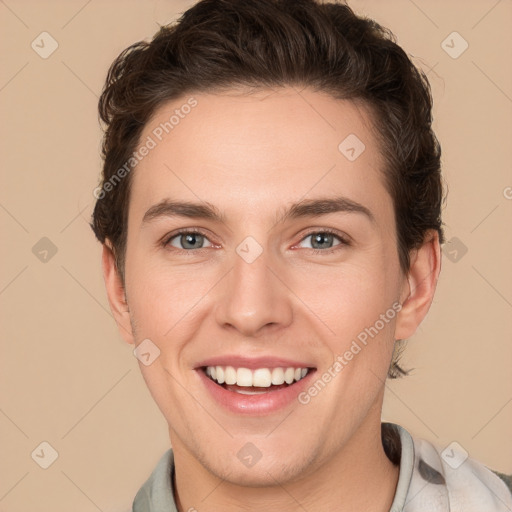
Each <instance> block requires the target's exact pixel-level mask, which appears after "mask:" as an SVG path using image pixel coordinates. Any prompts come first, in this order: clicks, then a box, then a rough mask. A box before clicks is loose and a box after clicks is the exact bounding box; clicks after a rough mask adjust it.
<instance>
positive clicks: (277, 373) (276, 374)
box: [272, 368, 308, 386]
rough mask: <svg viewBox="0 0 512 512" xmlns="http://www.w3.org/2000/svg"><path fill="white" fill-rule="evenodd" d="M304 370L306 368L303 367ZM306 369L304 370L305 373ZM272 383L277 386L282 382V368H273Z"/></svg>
mask: <svg viewBox="0 0 512 512" xmlns="http://www.w3.org/2000/svg"><path fill="white" fill-rule="evenodd" d="M304 370H306V368H304ZM307 372H308V371H307V370H306V373H307ZM272 384H274V385H276V386H279V385H281V384H284V370H283V369H282V368H274V369H273V370H272Z"/></svg>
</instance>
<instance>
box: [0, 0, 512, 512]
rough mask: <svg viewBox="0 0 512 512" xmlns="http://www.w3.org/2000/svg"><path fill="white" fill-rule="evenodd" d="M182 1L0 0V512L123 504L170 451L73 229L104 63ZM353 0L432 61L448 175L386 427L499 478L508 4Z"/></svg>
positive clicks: (503, 452)
mask: <svg viewBox="0 0 512 512" xmlns="http://www.w3.org/2000/svg"><path fill="white" fill-rule="evenodd" d="M192 3H193V2H190V1H176V0H173V1H171V0H169V1H163V0H155V1H147V0H146V1H143V0H130V1H112V0H107V1H100V0H90V1H85V0H80V1H78V0H73V1H57V0H53V1H35V0H33V1H23V0H19V1H15V0H2V1H0V34H1V35H0V38H1V43H2V46H1V48H2V62H3V64H2V67H1V69H0V109H1V119H2V126H1V133H0V141H1V149H2V151H1V162H2V182H1V187H0V223H1V229H2V236H3V243H2V244H1V246H0V247H1V255H0V256H1V267H0V307H1V338H0V343H1V345H0V346H1V349H0V365H1V367H0V393H1V395H0V435H1V457H0V465H1V472H0V510H1V511H5V512H22V511H28V510H30V511H31V512H43V511H49V510H51V511H52V512H61V511H62V512H64V511H70V510H73V511H75V512H81V511H83V512H94V511H97V510H101V511H104V512H106V511H123V510H124V511H126V510H129V509H130V507H131V502H132V500H133V497H134V495H135V493H136V491H137V490H138V488H139V487H140V485H141V484H142V483H143V482H144V480H145V479H146V478H147V477H148V475H149V473H150V472H151V470H152V469H153V467H154V465H155V464H156V462H157V460H158V459H159V457H160V456H161V455H162V454H163V452H164V451H165V450H166V449H167V448H168V447H169V440H168V433H167V425H166V423H165V420H164V418H163V417H162V416H161V415H160V412H159V410H158V409H157V407H156V405H155V404H154V403H153V400H152V398H151V397H150V395H149V392H148V391H147V389H146V386H145V383H144V382H143V380H142V377H141V375H140V372H139V369H138V362H137V360H136V359H135V358H134V356H133V353H132V349H133V347H132V346H129V345H127V344H125V343H124V342H123V341H122V340H121V337H120V335H119V334H118V331H117V328H116V325H115V322H114V320H113V318H112V316H111V314H110V311H109V308H108V303H107V299H106V294H105V290H104V284H103V279H102V275H101V267H100V253H101V248H100V244H99V243H97V242H96V240H95V238H94V236H93V233H92V231H91V229H90V228H89V225H88V222H89V219H90V215H91V212H92V208H93V204H94V197H93V195H92V191H93V189H94V188H95V187H96V186H97V184H98V179H99V172H100V168H101V160H100V156H99V148H100V141H101V131H100V128H99V124H98V120H97V101H98V96H99V94H100V91H101V88H102V85H103V82H104V79H105V76H106V72H107V69H108V66H109V65H110V63H111V62H112V61H113V59H114V58H115V57H116V56H117V55H118V54H119V53H120V52H121V51H122V50H123V49H124V48H125V47H127V46H128V45H130V44H132V43H133V42H135V41H138V40H141V39H145V38H149V37H151V36H152V35H153V33H154V32H155V31H156V30H157V29H158V25H159V24H166V23H169V22H171V21H172V20H174V19H176V17H177V16H178V15H179V14H180V13H181V12H183V11H184V10H185V9H186V8H187V7H188V6H189V5H191V4H192ZM349 5H351V6H352V8H353V9H354V10H355V11H356V12H358V13H361V14H366V15H368V16H370V17H373V18H375V19H376V20H377V21H378V22H380V23H381V24H383V25H384V26H387V27H389V28H390V29H391V30H392V31H393V32H394V33H395V34H396V36H397V39H398V43H399V44H400V45H402V46H403V47H404V48H405V49H406V51H407V52H408V53H410V54H411V55H412V56H413V59H414V61H415V62H416V64H417V65H418V66H420V67H421V68H423V69H424V70H425V72H427V73H428V77H429V79H430V80H431V84H432V89H433V94H434V99H435V112H434V113H435V119H436V120H435V128H436V132H437V135H438V137H439V139H440V141H441V144H442V148H443V169H444V176H445V180H446V182H447V185H448V187H449V196H448V202H447V206H446V208H445V211H444V221H445V225H446V237H447V240H449V241H450V243H449V244H447V246H446V247H445V252H444V254H443V265H442V266H443V268H442V273H441V279H440V282H439V286H438V291H437V295H436V298H435V300H434V303H433V305H432V308H431V311H430V313H429V315H428V317H427V319H426V320H425V321H424V323H423V324H422V326H421V328H420V329H419V331H418V332H417V334H416V335H415V336H414V337H413V338H412V339H411V340H410V341H409V343H408V346H407V351H406V354H405V356H404V364H405V366H406V367H413V368H415V371H414V372H413V374H412V375H411V376H410V377H408V378H406V379H402V380H400V381H393V382H388V384H387V392H386V399H385V405H384V412H383V419H384V420H386V421H393V422H396V423H399V424H401V425H403V426H405V427H406V428H407V429H408V430H409V431H410V432H411V433H412V434H413V435H414V436H417V437H423V438H426V439H428V440H430V441H432V442H434V443H436V444H438V445H439V446H440V447H442V448H443V447H445V446H448V445H449V444H450V443H452V442H453V441H456V442H457V443H459V444H460V445H461V446H462V447H463V448H464V449H465V450H466V451H467V452H468V453H469V455H470V456H471V457H474V458H476V459H478V460H480V461H481V462H483V463H484V464H486V465H488V466H489V467H492V468H493V469H496V470H499V471H502V472H505V473H512V443H511V442H510V433H511V432H512V373H511V363H512V343H511V341H512V314H511V313H512V265H511V261H512V239H511V236H510V234H511V229H510V228H511V221H512V199H511V198H512V188H511V187H512V174H511V163H512V153H511V151H512V150H511V146H512V144H511V141H512V121H511V119H512V117H511V113H512V71H511V66H510V59H509V57H510V54H511V50H512V31H511V30H510V20H511V19H512V3H511V2H510V1H508V0H502V1H495V0H457V1H454V0H452V1H450V2H445V1H441V0H439V1H436V0H415V1H412V0H391V1H386V2H384V1H378V0H352V1H349ZM42 32H47V33H48V34H49V35H50V36H51V38H53V40H55V41H56V43H57V44H58V48H57V49H56V50H55V51H54V53H52V54H51V55H50V56H48V57H47V58H46V59H44V58H42V57H41V55H40V53H41V52H42V51H43V48H41V46H44V47H45V48H46V50H45V51H49V49H51V44H55V43H52V42H51V39H49V38H48V36H47V35H44V36H40V34H41V33H42ZM453 32H457V33H458V35H453V34H452V33H453ZM42 37H44V38H46V39H45V41H46V43H45V44H44V45H42V44H41V43H40V40H41V38H42ZM447 38H448V39H447ZM33 41H35V45H36V49H34V48H33V47H32V46H31V43H32V42H33ZM38 41H39V43H37V42H38ZM443 41H446V42H445V43H443ZM464 41H466V42H467V44H468V47H467V49H466V50H465V51H464V52H463V53H462V54H460V55H458V56H457V58H454V55H455V53H457V50H458V51H460V50H461V49H462V48H463V47H464V46H465V43H464ZM37 44H39V47H38V46H37ZM443 45H444V46H443ZM447 45H448V48H451V50H450V51H448V52H447V51H445V50H446V49H447V47H446V46H447ZM450 52H451V55H450V54H449V53H450ZM41 239H43V240H41ZM45 251H46V252H45ZM42 442H47V443H49V444H50V445H51V447H53V449H54V450H55V451H56V452H57V453H58V458H57V459H56V460H55V462H54V463H53V464H52V465H51V466H50V467H49V468H48V469H42V468H41V467H40V466H39V465H38V464H37V463H36V459H37V456H34V458H33V457H32V456H31V454H32V453H33V452H34V450H36V452H35V453H39V452H40V450H41V449H42V448H41V447H40V444H41V443H42ZM44 446H45V445H43V448H44ZM38 450H39V452H38ZM48 450H49V449H47V452H46V453H49V452H48Z"/></svg>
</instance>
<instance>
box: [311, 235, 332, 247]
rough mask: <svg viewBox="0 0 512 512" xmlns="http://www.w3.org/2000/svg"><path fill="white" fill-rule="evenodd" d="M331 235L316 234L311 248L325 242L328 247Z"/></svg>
mask: <svg viewBox="0 0 512 512" xmlns="http://www.w3.org/2000/svg"><path fill="white" fill-rule="evenodd" d="M331 237H332V235H331V234H329V233H318V234H316V235H315V237H314V244H313V246H314V245H315V244H316V243H318V244H320V245H322V244H325V243H326V242H327V246H329V244H328V242H329V241H330V239H331Z"/></svg>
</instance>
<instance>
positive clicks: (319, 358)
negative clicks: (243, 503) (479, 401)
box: [125, 88, 407, 485]
mask: <svg viewBox="0 0 512 512" xmlns="http://www.w3.org/2000/svg"><path fill="white" fill-rule="evenodd" d="M193 98H194V101H195V102H196V103H193V102H192V101H190V100H189V97H188V96H187V97H184V98H182V99H180V100H176V101H173V102H172V103H170V104H167V105H165V106H163V107H161V108H160V109H159V110H158V111H157V112H156V114H155V116H154V117H153V119H152V120H151V121H150V122H149V123H148V124H147V126H146V128H145V130H144V133H143V134H142V137H141V141H142V143H145V144H146V145H148V147H149V146H151V147H150V149H149V151H147V155H146V156H144V158H143V159H142V160H141V162H140V163H139V164H138V165H137V166H136V169H135V170H134V171H133V176H132V179H133V181H132V188H131V197H130V207H129V219H128V237H127V250H126V267H125V271H126V272H125V275H126V289H125V290H126V297H127V302H128V307H129V314H130V322H131V327H132V329H133V340H134V342H135V344H136V345H139V344H140V343H141V342H143V340H150V341H149V342H148V341H145V342H144V343H146V345H144V346H141V347H145V350H146V352H149V353H150V354H151V355H150V356H146V357H147V359H148V360H150V359H151V360H152V359H153V357H155V356H158V357H156V358H155V359H154V360H153V361H152V362H151V364H148V365H146V364H143V363H140V368H141V371H142V373H143V376H144V378H145V380H146V383H147V385H148V387H149V389H150V391H151V393H152V395H153V397H154V399H155V401H156V403H157V404H158V406H159V408H160V409H161V411H162V413H163V414H164V416H165V418H166V419H167V422H168V424H169V432H170V437H171V443H172V445H173V447H174V450H175V452H176V453H178V454H180V456H183V457H185V456H187V457H190V458H191V460H195V461H199V462H200V463H201V464H202V466H204V467H205V468H207V469H208V470H209V471H211V473H213V474H215V475H217V476H219V477H221V478H224V479H227V480H229V481H231V482H239V483H241V482H243V483H245V484H246V485H247V484H253V485H263V484H264V483H266V482H267V483H268V482H272V481H274V480H273V479H277V480H279V481H286V480H287V479H292V478H294V477H297V476H298V475H305V474H307V473H308V472H309V471H313V469H314V468H316V467H318V466H319V465H321V464H323V463H325V462H326V461H328V460H329V458H331V457H333V454H337V453H338V454H339V453H341V451H342V450H343V448H344V447H346V446H347V445H348V444H349V442H350V440H351V439H354V436H355V435H356V433H357V432H364V431H369V429H370V428H375V425H378V428H379V429H380V413H381V404H382V396H383V388H384V381H385V379H386V374H387V370H388V366H389V363H390V359H391V355H392V350H393V343H394V340H395V338H396V337H397V336H396V335H397V333H396V332H395V331H396V329H397V322H399V321H400V315H401V314H403V312H401V313H398V311H399V310H400V308H401V306H400V303H401V302H402V301H403V300H404V298H405V295H406V291H407V290H406V288H407V280H406V278H405V277H404V276H403V274H402V272H401V270H400V267H399V262H398V253H397V243H396V232H395V227H394V226H395V219H394V212H393V204H392V200H391V197H390V195H389V194H388V192H387V191H386V188H385V186H384V179H383V168H384V162H383V159H382V157H381V151H380V149H379V147H378V144H377V142H376V138H375V136H374V134H373V128H372V124H371V118H370V115H369V112H368V111H367V110H366V109H365V108H364V107H363V106H361V105H359V106H358V105H356V104H355V103H353V102H350V101H342V100H334V99H333V98H331V97H330V96H328V95H324V94H322V93H318V92H313V91H310V90H303V91H301V92H300V94H299V93H298V92H297V91H295V90H294V89H292V88H285V89H282V90H280V91H278V92H274V91H260V92H258V93H257V94H251V95H249V94H235V93H234V92H233V93H229V94H228V93H223V94H218V95H215V94H196V95H193ZM188 100H189V103H188V104H189V105H192V104H194V106H193V107H191V108H183V105H186V104H187V101H188ZM176 110H178V111H179V112H180V113H181V114H180V115H178V114H177V117H176V118H175V119H174V121H173V126H172V129H171V128H169V125H165V123H166V122H169V119H170V118H171V116H172V115H173V114H175V113H176V112H175V111H176ZM178 118H179V121H178V122H176V119H178ZM162 126H166V127H167V130H168V131H169V133H166V131H165V130H164V129H163V128H162ZM148 137H149V138H148ZM347 137H349V139H347V141H346V142H344V143H343V141H344V140H345V139H346V138H347ZM356 137H357V138H356ZM150 139H151V140H152V141H153V142H154V147H153V143H152V142H149V141H150ZM159 139H161V140H159ZM340 144H341V146H340ZM363 144H364V146H363ZM363 148H364V150H363V151H362V152H361V150H362V149H363ZM185 203H186V204H185ZM158 351H159V353H158ZM297 379H298V380H297ZM283 380H284V382H283ZM216 381H221V382H222V381H224V382H223V383H222V384H219V383H218V382H216ZM379 432H380V430H379ZM298 446H300V447H301V449H299V450H298V449H297V447H298ZM258 459H259V460H258ZM253 461H256V463H253ZM251 466H252V467H251ZM270 475H272V477H271V476H270Z"/></svg>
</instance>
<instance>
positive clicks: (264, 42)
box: [91, 0, 444, 378]
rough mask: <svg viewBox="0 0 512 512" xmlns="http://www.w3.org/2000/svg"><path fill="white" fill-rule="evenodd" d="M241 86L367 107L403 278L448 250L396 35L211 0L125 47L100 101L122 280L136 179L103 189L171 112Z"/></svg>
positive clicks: (108, 201)
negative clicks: (414, 261)
mask: <svg viewBox="0 0 512 512" xmlns="http://www.w3.org/2000/svg"><path fill="white" fill-rule="evenodd" d="M240 86H245V87H249V88H253V89H263V88H275V87H284V86H300V87H310V88H312V89H314V90H315V91H320V92H325V93H328V94H330V95H331V96H332V97H333V98H336V99H348V100H357V101H361V102H363V103H364V104H365V105H367V106H368V107H369V108H370V111H371V112H372V114H373V116H372V117H373V119H374V124H375V125H376V127H378V130H375V131H376V132H377V134H378V137H379V141H380V144H381V148H382V153H383V155H384V157H385V161H386V168H385V169H384V179H385V183H386V187H387V190H388V192H389V194H390V196H391V198H392V200H393V204H394V211H395V218H396V232H397V239H398V241H397V244H398V247H397V250H398V257H399V261H400V266H401V268H402V270H403V271H404V272H405V273H407V271H408V270H409V265H410V261H409V252H410V251H411V250H412V249H415V248H418V247H420V246H421V245H422V243H423V241H424V238H425V235H426V232H427V230H431V229H433V230H436V231H437V232H438V234H439V239H440V242H441V243H442V242H443V241H444V237H443V229H442V221H441V205H442V200H443V189H442V183H441V165H440V156H441V149H440V146H439V143H438V141H437V139H436V137H435V134H434V133H433V131H432V97H431V92H430V86H429V83H428V80H427V78H426V76H425V75H424V73H423V72H422V71H420V70H418V69H417V68H416V67H415V66H414V64H413V63H412V61H411V60H410V59H409V57H408V56H407V54H406V53H405V52H404V51H403V50H402V49H401V48H400V47H399V46H398V45H397V44H396V43H395V40H394V36H393V35H392V34H391V32H389V30H387V29H385V28H383V27H381V26H380V25H379V24H377V23H376V22H375V21H373V20H371V19H367V18H363V17H359V16H357V15H355V14H354V12H353V11H352V10H351V9H350V8H349V7H348V6H347V5H345V4H340V3H319V2H318V1H316V0H201V1H199V2H198V3H196V4H195V5H194V6H193V7H191V8H190V9H188V10H187V11H186V12H185V13H184V14H183V15H182V16H181V17H180V19H179V20H178V21H177V22H176V23H173V24H170V25H168V26H163V27H161V28H160V30H159V31H158V32H157V33H156V34H155V36H154V37H153V39H152V41H151V42H145V41H140V42H138V43H135V44H133V45H132V46H130V47H128V48H127V49H125V50H124V51H123V52H122V53H121V54H120V55H119V56H118V57H117V59H116V60H115V61H114V62H113V64H112V65H111V67H110V69H109V72H108V76H107V79H106V83H105V86H104V89H103V92H102V94H101V97H100V100H99V113H100V118H101V120H102V121H103V122H104V124H105V135H104V139H103V147H102V156H103V160H104V165H103V174H102V184H101V186H102V194H101V195H100V196H99V197H98V200H97V202H96V205H95V208H94V213H93V217H92V223H91V227H92V229H93V230H94V233H95V235H96V237H97V238H98V240H99V241H100V242H102V243H105V241H106V240H109V242H110V244H111V245H112V248H113V252H114V255H115V258H116V266H117V269H118V271H119V273H120V276H121V279H122V280H123V282H124V261H125V251H126V239H127V218H128V205H129V197H130V183H131V173H127V174H126V176H125V177H124V178H123V179H122V180H118V183H116V184H115V186H113V187H108V189H109V190H108V193H107V192H106V189H103V187H104V185H105V184H106V183H107V182H109V180H111V179H112V178H113V177H114V175H115V174H116V172H118V170H119V169H120V168H121V167H122V166H123V165H126V162H128V161H129V160H130V157H131V155H132V154H133V153H134V151H135V149H136V147H137V145H138V144H139V143H140V135H141V132H142V130H143V129H144V127H145V125H146V123H147V122H148V121H149V119H150V118H151V116H152V115H153V114H154V113H155V111H156V110H157V109H158V108H159V107H160V106H161V105H163V104H164V103H166V102H168V101H170V100H173V99H176V98H178V97H181V96H182V95H184V94H191V93H193V92H216V91H221V90H229V89H234V88H236V87H240ZM397 348H399V346H398V345H397ZM397 360H398V353H396V352H395V354H394V355H393V362H392V364H391V366H390V372H389V376H390V377H391V378H393V377H396V376H399V375H401V374H404V373H406V372H405V371H404V370H402V369H401V368H400V366H399V365H398V363H397Z"/></svg>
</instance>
